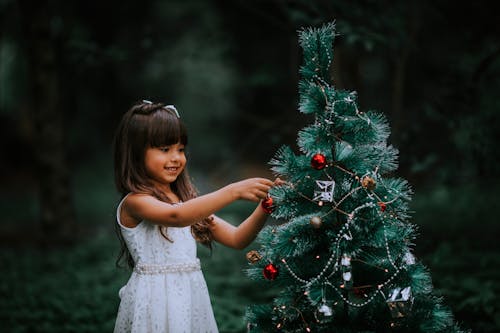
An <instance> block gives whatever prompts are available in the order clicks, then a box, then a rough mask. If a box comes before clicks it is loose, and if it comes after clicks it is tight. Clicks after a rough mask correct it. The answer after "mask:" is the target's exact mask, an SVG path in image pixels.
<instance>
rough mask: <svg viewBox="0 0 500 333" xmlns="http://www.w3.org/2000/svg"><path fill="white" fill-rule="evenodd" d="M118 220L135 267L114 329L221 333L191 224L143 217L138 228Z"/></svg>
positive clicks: (150, 332) (123, 291)
mask: <svg viewBox="0 0 500 333" xmlns="http://www.w3.org/2000/svg"><path fill="white" fill-rule="evenodd" d="M122 203H123V200H122V201H121V202H120V204H119V205H118V209H117V214H116V216H117V222H118V224H119V225H120V228H121V232H122V235H123V238H124V239H125V243H126V244H127V247H128V249H129V250H130V253H131V255H132V257H133V259H134V262H135V263H136V264H135V268H134V271H133V272H132V274H131V276H130V278H129V280H128V282H127V284H126V285H125V286H124V287H123V288H121V289H120V291H119V296H120V299H121V301H120V307H119V309H118V315H117V318H116V323H115V329H114V332H115V333H129V332H130V333H167V332H168V333H183V332H186V333H194V332H197V333H202V332H203V333H217V332H218V329H217V324H216V322H215V318H214V314H213V311H212V305H211V303H210V297H209V295H208V289H207V285H206V282H205V279H204V277H203V273H202V272H201V268H200V261H199V259H198V258H197V257H196V241H195V240H194V238H193V236H192V234H191V227H185V228H173V227H170V228H168V229H167V230H168V236H169V238H170V239H171V240H172V241H173V242H169V241H167V240H166V239H165V238H164V237H163V236H162V235H161V234H160V231H159V226H158V225H155V224H152V223H149V222H147V221H142V222H141V223H139V225H137V226H136V227H135V228H127V227H125V226H123V225H122V224H121V222H120V210H121V206H122Z"/></svg>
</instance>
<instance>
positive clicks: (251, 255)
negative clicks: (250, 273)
mask: <svg viewBox="0 0 500 333" xmlns="http://www.w3.org/2000/svg"><path fill="white" fill-rule="evenodd" d="M246 257H247V260H248V262H250V263H251V264H255V263H256V262H258V261H259V260H261V259H262V256H261V255H260V253H259V252H257V251H255V250H252V251H250V252H248V253H247V255H246Z"/></svg>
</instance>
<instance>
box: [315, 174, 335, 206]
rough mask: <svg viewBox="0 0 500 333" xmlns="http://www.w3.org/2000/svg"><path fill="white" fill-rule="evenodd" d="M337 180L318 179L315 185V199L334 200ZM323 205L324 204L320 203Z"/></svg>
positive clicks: (320, 200) (322, 200) (321, 200)
mask: <svg viewBox="0 0 500 333" xmlns="http://www.w3.org/2000/svg"><path fill="white" fill-rule="evenodd" d="M334 190H335V182H334V181H333V180H317V181H316V185H315V187H314V196H313V201H318V204H319V202H325V201H327V202H332V201H333V192H334ZM320 206H322V205H320Z"/></svg>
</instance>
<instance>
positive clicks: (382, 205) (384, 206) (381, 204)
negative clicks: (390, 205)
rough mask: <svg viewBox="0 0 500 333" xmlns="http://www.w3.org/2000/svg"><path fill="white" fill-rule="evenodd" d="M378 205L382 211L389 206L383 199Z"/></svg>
mask: <svg viewBox="0 0 500 333" xmlns="http://www.w3.org/2000/svg"><path fill="white" fill-rule="evenodd" d="M378 205H379V206H380V210H381V211H382V212H385V209H386V208H387V206H386V204H385V203H383V202H382V201H381V202H379V203H378Z"/></svg>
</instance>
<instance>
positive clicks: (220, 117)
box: [0, 0, 500, 332]
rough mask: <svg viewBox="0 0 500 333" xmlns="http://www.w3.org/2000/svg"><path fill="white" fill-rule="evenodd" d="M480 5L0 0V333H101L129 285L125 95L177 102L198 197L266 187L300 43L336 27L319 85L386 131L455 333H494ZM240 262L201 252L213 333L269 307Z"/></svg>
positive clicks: (244, 210)
mask: <svg viewBox="0 0 500 333" xmlns="http://www.w3.org/2000/svg"><path fill="white" fill-rule="evenodd" d="M492 4H494V2H493V1H492V2H491V3H489V2H487V1H468V2H465V3H461V4H460V5H458V4H457V2H456V1H451V0H432V1H430V0H422V1H416V0H410V1H384V0H383V1H373V0H363V1H345V0H344V1H341V0H329V1H326V0H317V1H310V0H253V1H245V0H233V1H222V0H211V1H208V0H207V1H189V0H182V1H181V0H170V1H160V0H150V1H123V0H122V1H116V0H109V1H100V2H94V1H62V0H52V1H46V0H39V1H29V0H18V1H15V0H0V131H1V135H2V140H1V141H0V149H1V156H2V162H1V164H0V186H1V191H0V209H1V210H0V211H1V216H2V218H1V220H0V266H1V274H0V327H2V331H3V332H110V331H112V328H113V325H114V319H115V315H116V311H117V307H118V302H119V300H118V295H117V293H118V290H119V288H120V287H121V286H122V285H123V284H124V283H125V281H126V279H127V278H128V274H129V272H127V271H126V270H124V269H117V268H116V267H115V266H114V260H115V259H116V255H117V252H118V241H117V239H116V236H115V234H114V230H113V224H114V223H115V222H114V214H115V207H116V204H117V202H118V199H119V198H118V194H117V192H116V190H115V188H114V184H113V166H112V158H111V155H112V138H113V134H114V130H115V127H116V125H117V122H118V120H119V119H120V117H121V115H122V114H123V113H124V112H125V111H126V110H127V109H128V108H129V107H130V106H131V105H132V104H133V103H134V102H135V101H138V100H140V99H143V98H145V99H150V100H153V101H162V102H166V103H167V104H175V105H176V106H177V108H178V110H179V111H180V113H181V116H182V118H183V120H184V121H185V122H186V124H187V126H188V128H189V131H190V144H189V165H190V171H191V174H192V175H193V178H194V181H195V183H196V185H197V186H198V188H199V190H200V192H202V193H206V192H207V191H210V190H214V189H216V188H218V187H219V186H222V185H225V184H228V183H229V182H232V181H236V180H239V179H241V178H243V177H248V176H266V177H272V174H271V173H270V171H269V168H268V165H267V162H268V161H269V160H270V159H271V157H272V156H273V155H274V152H275V151H276V150H277V149H278V148H279V147H280V146H281V145H283V144H287V145H292V146H294V142H295V140H296V136H297V131H298V130H299V129H301V128H302V127H304V126H306V125H307V124H309V123H310V122H312V119H310V118H308V117H307V116H305V115H302V114H299V112H298V111H297V101H298V89H297V82H298V69H299V66H300V63H301V53H300V52H301V50H300V48H299V46H298V40H297V31H298V29H300V28H302V27H307V26H319V25H321V24H322V23H325V22H329V21H332V20H336V23H337V32H338V34H339V36H338V37H337V39H336V42H335V47H334V69H333V80H334V83H335V86H336V87H337V88H338V89H347V90H355V91H357V92H358V96H359V102H360V105H359V108H360V110H362V111H367V110H377V111H380V112H384V113H385V114H386V115H387V117H388V119H389V122H390V124H391V128H392V135H391V137H390V143H391V144H393V145H395V146H396V147H397V148H399V150H400V168H399V170H398V176H400V177H403V178H405V179H407V180H408V181H409V182H410V183H411V184H412V186H413V188H414V190H415V195H414V198H413V201H412V208H413V210H414V215H413V223H415V224H417V225H418V227H419V231H420V232H419V238H418V239H417V240H416V242H415V243H416V245H415V253H416V255H417V257H419V259H421V260H422V261H423V262H424V264H425V265H426V266H428V267H429V269H430V270H431V272H432V276H433V282H434V284H435V288H436V290H437V292H438V293H439V294H440V295H442V296H443V297H444V298H445V303H446V304H448V305H449V306H450V307H451V309H452V311H453V312H454V314H455V316H456V318H457V320H458V321H459V322H460V323H462V326H463V327H464V328H470V329H472V330H473V331H475V332H498V330H500V304H499V302H498V298H497V297H496V296H497V295H498V293H499V292H500V287H499V286H498V281H499V280H500V269H499V267H500V259H499V257H498V250H499V246H498V243H499V242H498V240H497V237H498V232H499V231H500V227H499V226H498V213H497V212H496V211H495V210H494V209H493V208H494V207H496V205H497V204H498V201H499V199H500V195H499V192H498V186H499V185H500V182H499V179H498V171H499V168H498V162H499V155H500V153H499V152H500V150H499V149H498V147H497V138H498V133H499V130H500V120H499V107H500V98H499V91H500V75H499V74H500V38H499V36H500V25H499V24H498V13H497V12H496V11H495V10H493V7H492ZM252 209H253V205H251V204H247V203H238V204H234V205H232V206H231V207H228V208H227V209H225V210H224V211H222V212H221V214H220V215H221V216H223V217H225V218H226V219H229V220H230V221H234V222H235V223H237V222H239V221H240V220H241V219H242V218H243V217H244V216H245V214H248V213H249V212H250V211H251V210H252ZM277 222H278V221H269V223H277ZM252 248H256V246H253V247H249V249H252ZM249 249H248V250H249ZM245 253H246V251H233V250H229V249H226V248H224V247H222V246H217V247H216V248H215V250H214V251H213V253H212V254H210V253H209V252H208V251H207V250H205V249H203V248H201V247H200V248H199V255H200V257H201V259H202V264H203V266H204V273H205V276H206V279H207V283H208V286H209V290H210V292H211V295H212V302H213V305H214V311H215V315H216V319H217V321H218V324H219V327H220V331H221V332H244V331H245V330H246V328H245V323H244V321H243V314H244V311H245V306H246V305H248V304H251V303H263V302H267V301H269V300H270V299H271V298H272V295H273V289H272V283H269V289H266V290H262V289H257V287H256V286H255V284H254V282H252V281H250V280H249V279H248V278H246V277H245V274H244V269H245V268H246V267H247V263H246V260H245Z"/></svg>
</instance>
